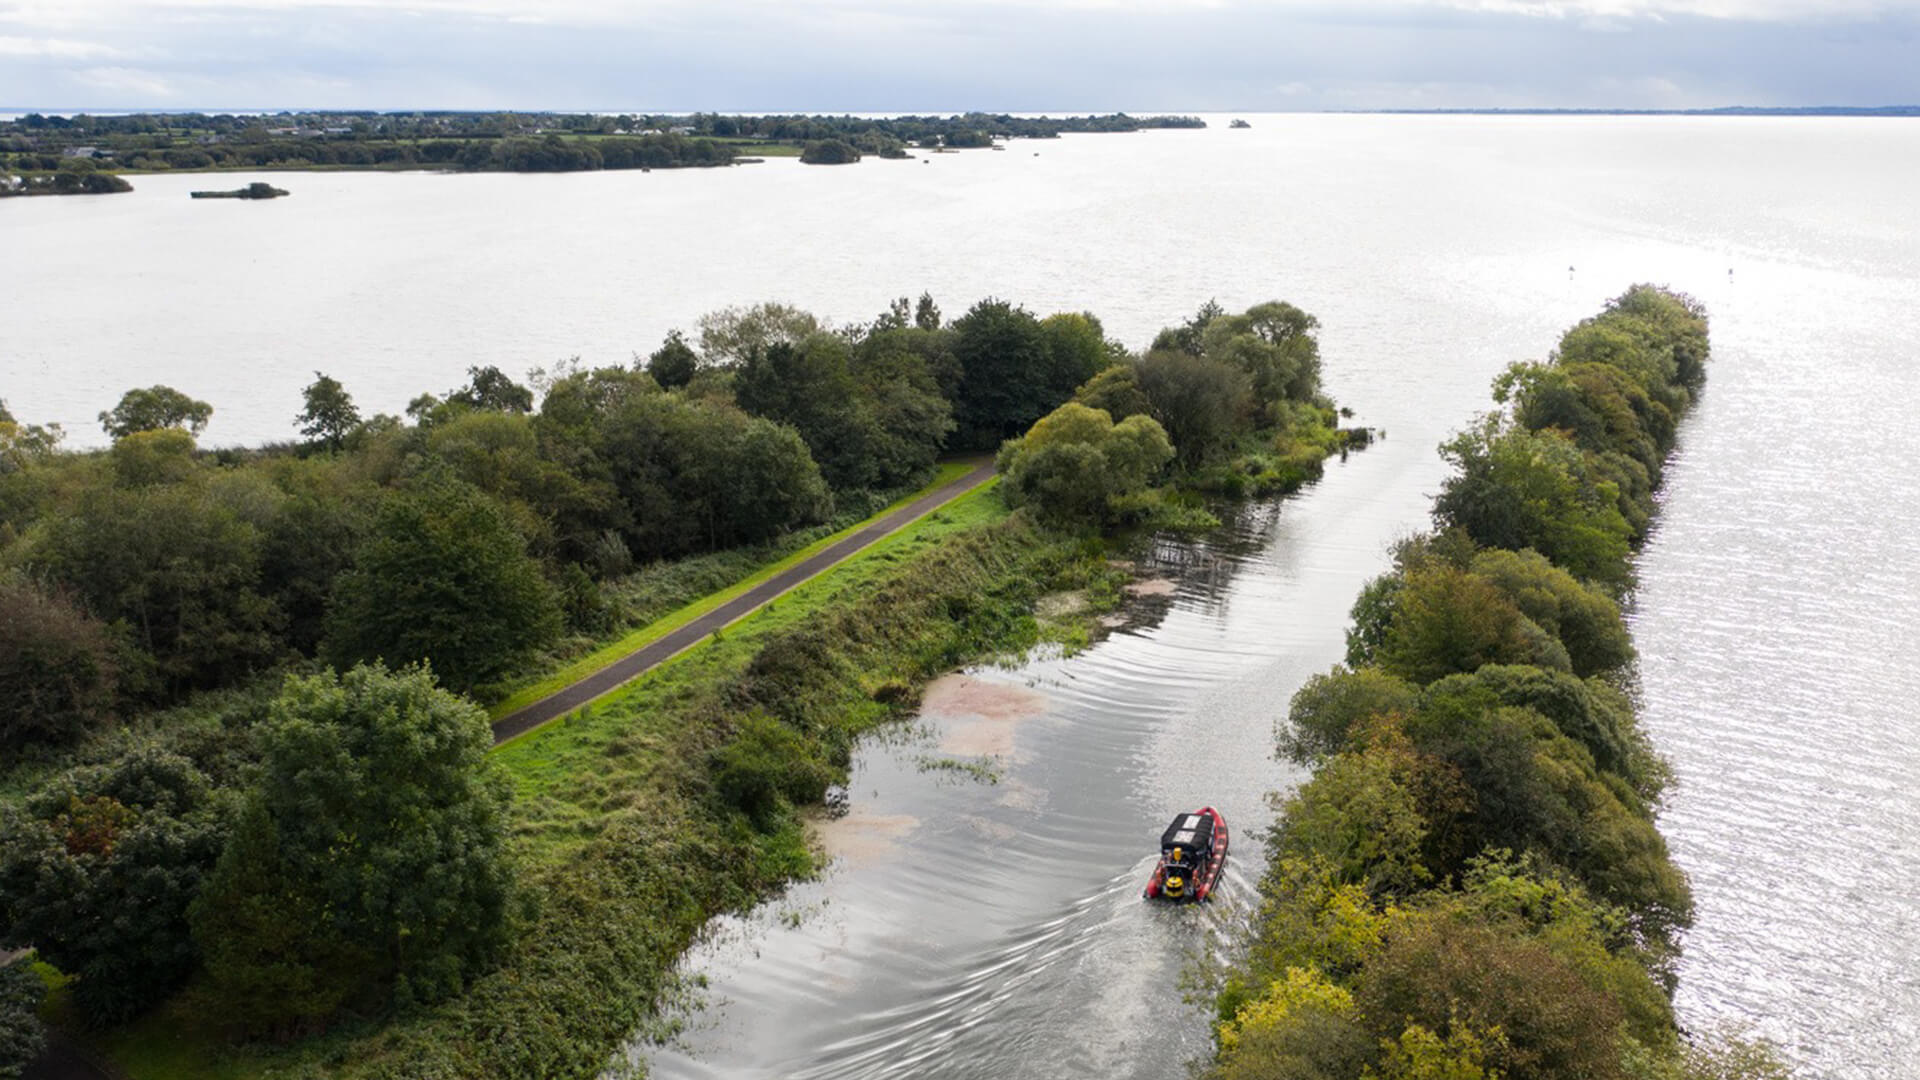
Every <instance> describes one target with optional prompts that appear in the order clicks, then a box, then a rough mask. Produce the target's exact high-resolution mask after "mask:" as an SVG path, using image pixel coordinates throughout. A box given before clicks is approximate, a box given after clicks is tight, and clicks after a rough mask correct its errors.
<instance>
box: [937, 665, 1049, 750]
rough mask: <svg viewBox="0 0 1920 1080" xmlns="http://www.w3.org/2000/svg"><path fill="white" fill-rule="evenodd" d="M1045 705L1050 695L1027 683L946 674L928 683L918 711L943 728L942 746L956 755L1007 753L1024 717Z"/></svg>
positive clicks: (1036, 714) (1029, 716) (1045, 708)
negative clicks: (1019, 683)
mask: <svg viewBox="0 0 1920 1080" xmlns="http://www.w3.org/2000/svg"><path fill="white" fill-rule="evenodd" d="M1046 711H1047V696H1046V695H1045V694H1042V693H1040V692H1039V691H1037V690H1029V689H1027V688H1026V687H1024V686H1008V685H1006V684H1005V683H997V682H988V681H986V680H985V679H977V678H974V677H973V676H971V675H960V674H955V675H946V676H942V677H941V678H939V679H936V680H934V681H933V683H932V684H930V685H929V686H928V687H927V693H926V696H925V697H923V698H922V699H921V701H920V717H921V719H922V720H926V721H930V722H932V723H934V724H936V725H938V726H939V728H940V751H941V752H942V753H945V754H953V755H955V756H956V757H1008V756H1011V755H1012V754H1013V747H1014V733H1015V731H1016V730H1017V729H1018V728H1019V726H1020V724H1021V722H1022V721H1024V720H1030V719H1032V718H1033V717H1036V716H1040V715H1042V714H1044V713H1045V712H1046Z"/></svg>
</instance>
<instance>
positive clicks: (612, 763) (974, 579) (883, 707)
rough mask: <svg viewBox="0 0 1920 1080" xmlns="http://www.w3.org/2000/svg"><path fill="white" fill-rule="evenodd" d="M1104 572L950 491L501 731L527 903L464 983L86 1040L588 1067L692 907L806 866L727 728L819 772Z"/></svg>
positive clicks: (185, 1050) (1104, 585)
mask: <svg viewBox="0 0 1920 1080" xmlns="http://www.w3.org/2000/svg"><path fill="white" fill-rule="evenodd" d="M1116 584H1117V582H1116V580H1115V578H1114V572H1113V571H1112V570H1111V569H1109V568H1108V567H1107V566H1106V564H1105V561H1104V557H1103V551H1102V549H1101V547H1100V546H1099V545H1098V544H1090V543H1086V542H1082V541H1078V540H1073V539H1067V538H1063V537H1059V536H1055V535H1049V534H1044V533H1040V532H1037V531H1035V530H1034V529H1032V528H1031V527H1029V526H1028V525H1027V524H1026V523H1025V522H1024V521H1022V520H1020V519H1017V518H1011V517H1010V516H1009V514H1008V512H1007V510H1006V509H1005V507H1004V504H1003V503H1002V502H1001V501H1000V499H999V498H998V496H997V495H996V494H995V493H994V491H993V490H992V488H991V487H989V488H986V489H982V490H980V491H976V492H974V493H971V494H969V495H967V496H964V497H963V498H961V499H960V500H957V501H956V502H955V503H953V504H950V505H949V506H948V507H946V508H943V509H942V510H939V511H936V512H934V513H933V514H931V515H929V516H927V517H925V518H922V519H921V520H920V521H918V522H916V523H914V524H912V525H910V526H908V527H907V528H905V529H903V530H902V531H900V532H899V533H896V534H895V535H893V536H891V537H889V538H887V539H885V540H883V541H881V542H879V543H877V544H875V545H874V546H873V547H871V548H868V549H867V550H866V551H864V552H862V553H860V554H859V555H857V556H855V557H853V558H852V559H850V560H848V562H846V563H844V564H842V565H841V566H839V567H836V568H835V569H833V570H831V571H829V572H827V573H825V574H823V575H821V576H820V577H817V578H815V579H813V580H812V581H809V582H807V583H806V584H804V585H801V586H799V587H798V588H796V589H795V590H793V591H792V592H789V593H788V594H786V595H785V596H783V597H781V598H780V599H778V600H777V601H775V602H774V603H772V604H769V605H768V606H767V607H765V608H763V609H762V610H761V611H760V612H758V613H756V614H754V615H752V616H749V617H748V618H747V619H745V620H742V621H741V622H740V623H736V624H735V625H734V626H733V627H731V628H729V629H728V630H727V631H725V632H724V633H722V634H720V635H718V636H717V637H715V638H714V639H712V640H710V641H709V642H707V643H706V644H703V645H701V646H699V647H696V648H694V649H692V650H689V651H688V652H686V653H683V654H681V655H680V656H679V657H677V658H676V659H675V660H673V661H672V662H670V663H668V664H665V665H662V666H661V667H660V668H657V669H655V670H654V671H653V672H652V673H650V674H648V675H647V676H644V677H642V678H641V679H639V680H636V681H635V682H634V683H632V684H630V685H629V686H628V687H626V688H623V689H622V690H620V691H618V692H616V693H615V694H612V695H609V696H608V697H607V698H604V699H602V700H601V701H599V702H597V703H595V704H594V705H592V706H589V707H587V708H584V709H582V710H580V711H578V712H576V713H574V714H572V715H570V716H568V717H566V718H563V719H562V720H560V721H557V722H555V723H553V724H550V725H548V726H546V727H544V728H541V729H539V730H537V731H535V732H533V733H530V734H529V735H528V736H526V737H524V738H521V739H519V740H516V741H514V742H513V743H510V744H508V745H506V746H504V747H502V748H501V749H500V750H498V751H497V752H496V754H495V760H496V761H497V762H498V763H499V764H500V766H501V767H502V768H503V769H504V771H505V772H506V774H507V775H508V776H509V777H510V779H511V782H512V784H513V787H514V791H515V800H514V809H513V846H514V850H515V857H516V859H517V860H518V861H519V864H520V868H521V869H520V878H521V881H522V883H523V886H524V888H523V896H524V901H525V903H524V910H523V912H522V914H521V916H520V925H519V928H518V929H519V933H518V935H517V937H516V940H515V944H514V945H513V946H512V947H511V948H510V951H509V955H508V956H506V957H505V958H504V960H503V962H502V964H501V966H500V967H499V968H498V969H497V970H496V971H494V972H493V973H492V974H490V975H488V976H486V977H485V978H483V979H481V980H480V981H479V982H478V983H476V984H475V985H474V986H472V987H471V988H470V989H469V991H468V993H467V994H466V995H465V996H463V997H462V998H460V999H459V1000H456V1001H454V1002H450V1003H447V1004H444V1005H441V1006H438V1007H434V1008H430V1009H424V1010H420V1011H417V1012H415V1013H412V1014H409V1015H403V1016H400V1017H397V1018H389V1019H386V1020H384V1021H372V1020H368V1021H362V1022H359V1023H356V1024H350V1025H345V1026H342V1027H340V1028H336V1029H335V1030H334V1031H333V1032H330V1033H328V1034H327V1035H324V1036H322V1037H319V1038H317V1039H313V1040H309V1041H307V1042H304V1043H301V1044H299V1045H297V1046H294V1047H290V1048H272V1047H257V1048H246V1049H239V1050H230V1049H225V1048H223V1044H222V1043H221V1042H220V1041H219V1039H218V1037H217V1036H216V1035H214V1034H213V1033H209V1032H204V1031H199V1030H195V1029H194V1028H193V1027H192V1026H191V1025H190V1024H189V1023H188V1022H187V1021H186V1019H185V1018H186V1017H187V1016H188V1015H189V1014H188V1011H187V1010H185V1009H184V1008H178V1007H175V1006H169V1007H165V1008H163V1009H161V1010H159V1011H158V1012H156V1013H155V1014H153V1015H151V1016H149V1017H148V1018H147V1019H145V1020H144V1021H142V1022H141V1023H139V1024H138V1025H136V1026H134V1027H132V1028H130V1029H127V1030H124V1031H121V1032H117V1033H114V1034H112V1035H110V1036H108V1037H106V1038H105V1039H103V1040H102V1045H103V1049H105V1050H106V1051H107V1052H108V1053H109V1054H110V1055H111V1056H112V1057H113V1058H114V1060H115V1061H116V1062H118V1063H119V1064H120V1065H121V1067H122V1068H124V1069H125V1070H126V1071H127V1073H128V1074H129V1075H131V1076H133V1077H135V1078H136V1080H171V1078H175V1077H186V1076H194V1077H214V1078H223V1077H233V1078H239V1077H255V1076H264V1075H285V1076H340V1077H381V1078H387V1077H392V1078H398V1077H440V1076H445V1077H453V1076H482V1075H493V1076H591V1075H594V1074H596V1073H597V1072H599V1071H600V1070H601V1069H602V1068H603V1067H604V1066H605V1065H606V1064H607V1062H608V1060H609V1058H610V1056H611V1055H612V1054H614V1052H615V1051H616V1050H617V1048H618V1047H619V1046H620V1045H621V1044H622V1042H623V1041H624V1040H625V1039H626V1038H627V1037H629V1036H630V1035H631V1033H633V1032H634V1031H636V1030H637V1029H639V1028H640V1027H641V1026H642V1025H643V1024H644V1023H645V1022H646V1021H647V1018H648V1017H649V1016H650V1015H651V1014H652V1011H653V1008H654V1005H655V1003H656V1002H657V1001H658V1000H659V999H660V997H661V995H662V994H663V993H666V992H668V991H670V990H671V988H672V976H671V973H672V969H673V965H674V963H675V962H676V960H677V959H678V957H679V956H680V954H681V952H682V951H683V950H684V949H685V947H686V946H687V944H688V943H690V942H691V941H692V940H693V938H694V936H695V935H696V934H697V933H698V932H699V930H700V928H701V927H702V926H703V925H705V923H706V922H707V920H708V919H710V918H711V917H712V916H714V915H715V914H718V913H720V912H723V911H727V910H739V909H744V908H745V907H748V906H750V905H752V904H753V903H755V902H758V901H759V900H762V899H764V898H766V897H767V896H769V895H772V894H773V893H774V892H776V891H777V890H778V889H779V888H780V887H781V886H782V885H783V884H784V883H785V882H786V881H788V880H790V879H791V878H793V877H795V876H800V875H805V874H808V873H810V872H811V871H812V869H813V859H812V856H811V854H810V853H809V851H808V850H807V848H806V845H805V841H804V836H803V833H802V830H801V826H800V822H799V818H798V815H797V813H796V812H795V811H794V810H793V809H792V806H791V805H790V802H789V800H787V799H786V798H785V797H779V798H778V799H777V800H776V802H775V803H774V804H773V807H772V812H770V813H761V814H755V815H749V814H748V813H747V812H744V811H742V810H740V809H738V808H737V807H736V805H735V801H734V800H731V799H729V798H728V797H727V795H726V794H725V793H724V792H723V790H722V787H723V785H722V784H721V783H720V782H719V779H718V778H717V777H716V770H715V764H714V763H715V762H716V760H718V759H719V758H720V756H721V755H722V754H723V753H724V752H725V751H727V750H728V749H729V748H730V747H732V746H735V745H736V744H737V743H738V742H739V741H740V740H741V738H742V735H741V732H742V730H743V727H752V726H753V725H754V724H759V725H761V726H762V727H765V726H766V725H777V727H778V728H779V730H781V731H782V732H785V733H786V737H789V738H791V739H792V740H794V742H795V744H796V745H802V746H804V747H806V748H807V754H806V755H803V757H802V760H799V761H780V762H777V763H770V764H771V765H774V766H777V767H778V768H779V769H780V770H781V772H782V775H783V776H784V775H786V774H790V773H792V772H794V771H796V770H798V771H802V772H806V771H809V770H811V771H812V772H813V774H814V775H816V776H819V775H822V774H823V770H826V769H829V768H830V763H832V762H839V763H841V764H844V762H845V760H846V756H847V754H848V752H849V750H850V747H851V745H852V742H853V740H854V738H855V737H857V735H858V734H859V733H860V732H861V731H864V730H866V729H868V728H870V727H872V726H873V725H875V724H878V723H881V722H884V721H886V720H887V719H889V718H892V717H895V716H898V715H901V714H902V713H903V711H904V710H906V709H908V708H910V706H911V704H912V702H913V701H914V700H915V699H916V697H917V693H918V689H919V687H920V686H921V685H922V684H923V683H924V681H925V680H926V679H928V678H931V677H932V676H935V675H937V674H939V673H940V672H942V671H946V670H949V669H951V668H953V667H954V666H957V665H959V664H962V663H965V662H967V661H969V660H974V659H978V658H981V657H983V656H988V655H992V654H995V653H1000V652H1004V651H1009V650H1020V649H1025V648H1028V647H1031V646H1033V645H1034V644H1036V643H1038V642H1040V641H1041V640H1043V639H1045V638H1047V637H1061V638H1068V637H1073V636H1075V635H1076V634H1078V633H1080V632H1081V630H1080V626H1079V625H1078V624H1076V625H1072V626H1054V627H1048V626H1043V625H1041V624H1040V623H1039V622H1038V621H1037V620H1036V619H1035V618H1034V616H1033V614H1032V611H1033V604H1034V601H1035V600H1037V599H1038V598H1039V597H1040V596H1041V595H1043V594H1044V593H1046V592H1050V591H1054V590H1056V589H1066V588H1090V589H1091V591H1092V592H1093V593H1094V594H1095V595H1096V596H1097V597H1104V598H1107V599H1108V600H1109V601H1111V598H1112V597H1113V596H1114V595H1115V592H1116V588H1115V586H1116ZM748 717H755V718H757V719H756V720H754V721H751V722H749V721H747V720H746V718H748ZM737 771H738V770H736V772H737ZM735 780H736V782H737V777H736V778H735Z"/></svg>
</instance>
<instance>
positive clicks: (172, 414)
mask: <svg viewBox="0 0 1920 1080" xmlns="http://www.w3.org/2000/svg"><path fill="white" fill-rule="evenodd" d="M212 418H213V406H211V405H209V404H207V403H206V402H204V401H195V400H194V399H192V398H190V397H188V396H187V395H185V394H183V393H181V392H180V391H178V390H175V389H174V388H173V387H171V386H149V387H147V388H146V389H144V390H129V391H127V392H126V393H125V394H123V395H121V397H120V404H118V405H115V406H114V407H113V408H112V410H110V411H108V412H103V413H101V414H100V426H101V427H102V428H103V429H105V430H106V433H107V434H108V435H111V436H113V437H114V438H116V439H119V438H124V437H126V436H128V435H131V434H133V433H134V432H136V431H153V430H155V429H157V428H169V427H177V428H185V429H187V431H188V432H189V433H191V434H193V435H196V436H197V435H199V434H200V433H201V432H203V431H205V430H206V429H207V421H208V420H211V419H212Z"/></svg>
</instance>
